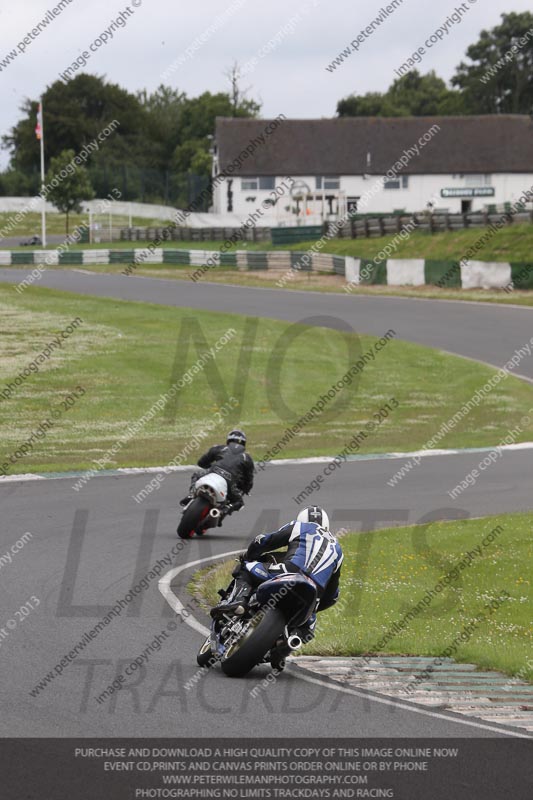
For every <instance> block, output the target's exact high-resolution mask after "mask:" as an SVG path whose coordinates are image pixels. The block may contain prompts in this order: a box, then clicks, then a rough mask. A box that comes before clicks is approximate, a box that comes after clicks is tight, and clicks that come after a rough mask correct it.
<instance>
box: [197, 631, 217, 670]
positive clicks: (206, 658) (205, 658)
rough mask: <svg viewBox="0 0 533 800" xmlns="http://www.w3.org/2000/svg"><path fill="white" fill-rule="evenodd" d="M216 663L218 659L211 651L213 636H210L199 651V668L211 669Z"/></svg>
mask: <svg viewBox="0 0 533 800" xmlns="http://www.w3.org/2000/svg"><path fill="white" fill-rule="evenodd" d="M215 661H216V657H215V656H214V655H213V652H212V650H211V636H208V637H207V639H206V640H205V642H204V643H203V645H202V646H201V647H200V649H199V650H198V655H197V656H196V663H197V664H198V666H199V667H211V666H212V665H213V664H214V663H215Z"/></svg>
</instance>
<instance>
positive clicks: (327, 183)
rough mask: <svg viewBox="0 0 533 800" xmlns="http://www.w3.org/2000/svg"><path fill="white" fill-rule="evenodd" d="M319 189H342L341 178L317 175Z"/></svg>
mask: <svg viewBox="0 0 533 800" xmlns="http://www.w3.org/2000/svg"><path fill="white" fill-rule="evenodd" d="M315 180H316V188H317V189H340V186H341V181H340V178H326V177H323V176H322V175H317V176H316V178H315Z"/></svg>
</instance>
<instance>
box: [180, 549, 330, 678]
mask: <svg viewBox="0 0 533 800" xmlns="http://www.w3.org/2000/svg"><path fill="white" fill-rule="evenodd" d="M241 563H242V564H244V565H245V566H246V567H248V565H250V566H253V565H254V564H256V563H257V562H246V561H245V560H244V557H242V556H241ZM248 568H249V567H248ZM230 588H231V587H230ZM228 592H229V590H228V591H224V590H222V589H221V590H219V594H220V595H221V597H222V598H223V599H225V597H227V595H228ZM316 604H317V588H316V584H315V583H314V582H313V581H312V580H311V578H308V577H307V576H306V575H303V574H302V573H283V574H281V575H276V577H274V578H270V579H268V580H266V581H264V583H261V584H260V585H259V586H258V587H257V589H256V591H255V593H254V594H252V596H251V598H250V600H249V602H248V604H247V607H246V608H245V607H244V606H238V607H237V608H236V609H233V610H228V611H223V610H222V609H217V610H216V615H214V612H213V611H212V612H211V615H212V616H213V621H212V623H211V632H210V635H209V636H208V637H207V639H206V640H205V642H204V644H203V645H202V647H201V648H200V650H199V652H198V655H197V657H196V660H197V662H198V664H199V666H201V667H210V666H213V665H214V664H215V663H217V662H220V665H221V667H222V671H223V672H224V673H225V674H226V675H228V676H230V677H232V678H240V677H242V676H244V675H246V674H247V673H248V672H250V670H251V669H253V668H254V667H255V666H257V665H258V664H265V663H270V664H271V666H272V667H273V668H274V669H276V670H277V671H278V672H279V671H281V670H282V669H283V668H284V667H285V658H286V657H287V656H288V655H289V653H291V652H292V651H293V650H297V649H298V648H299V647H301V646H302V644H303V642H302V640H301V638H300V636H299V635H298V631H297V628H298V626H299V625H303V624H304V623H305V622H306V621H307V620H308V619H309V617H310V616H311V615H312V614H313V612H314V611H315V608H316Z"/></svg>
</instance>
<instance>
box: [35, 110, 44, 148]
mask: <svg viewBox="0 0 533 800" xmlns="http://www.w3.org/2000/svg"><path fill="white" fill-rule="evenodd" d="M35 135H36V137H37V138H38V139H42V138H43V107H42V105H41V103H39V108H38V110H37V124H36V126H35Z"/></svg>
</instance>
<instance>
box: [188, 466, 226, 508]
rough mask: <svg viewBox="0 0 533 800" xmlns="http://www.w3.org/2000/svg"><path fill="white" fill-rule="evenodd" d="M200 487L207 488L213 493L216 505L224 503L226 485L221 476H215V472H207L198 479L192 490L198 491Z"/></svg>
mask: <svg viewBox="0 0 533 800" xmlns="http://www.w3.org/2000/svg"><path fill="white" fill-rule="evenodd" d="M201 486H205V487H207V488H208V489H210V490H211V491H212V492H213V493H214V495H215V498H216V501H217V503H224V502H225V500H226V498H227V496H228V484H227V482H226V479H225V478H223V477H222V475H217V473H216V472H209V473H208V474H207V475H203V476H202V477H201V478H198V480H197V481H196V483H195V484H194V488H195V489H199V488H200V487H201Z"/></svg>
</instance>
